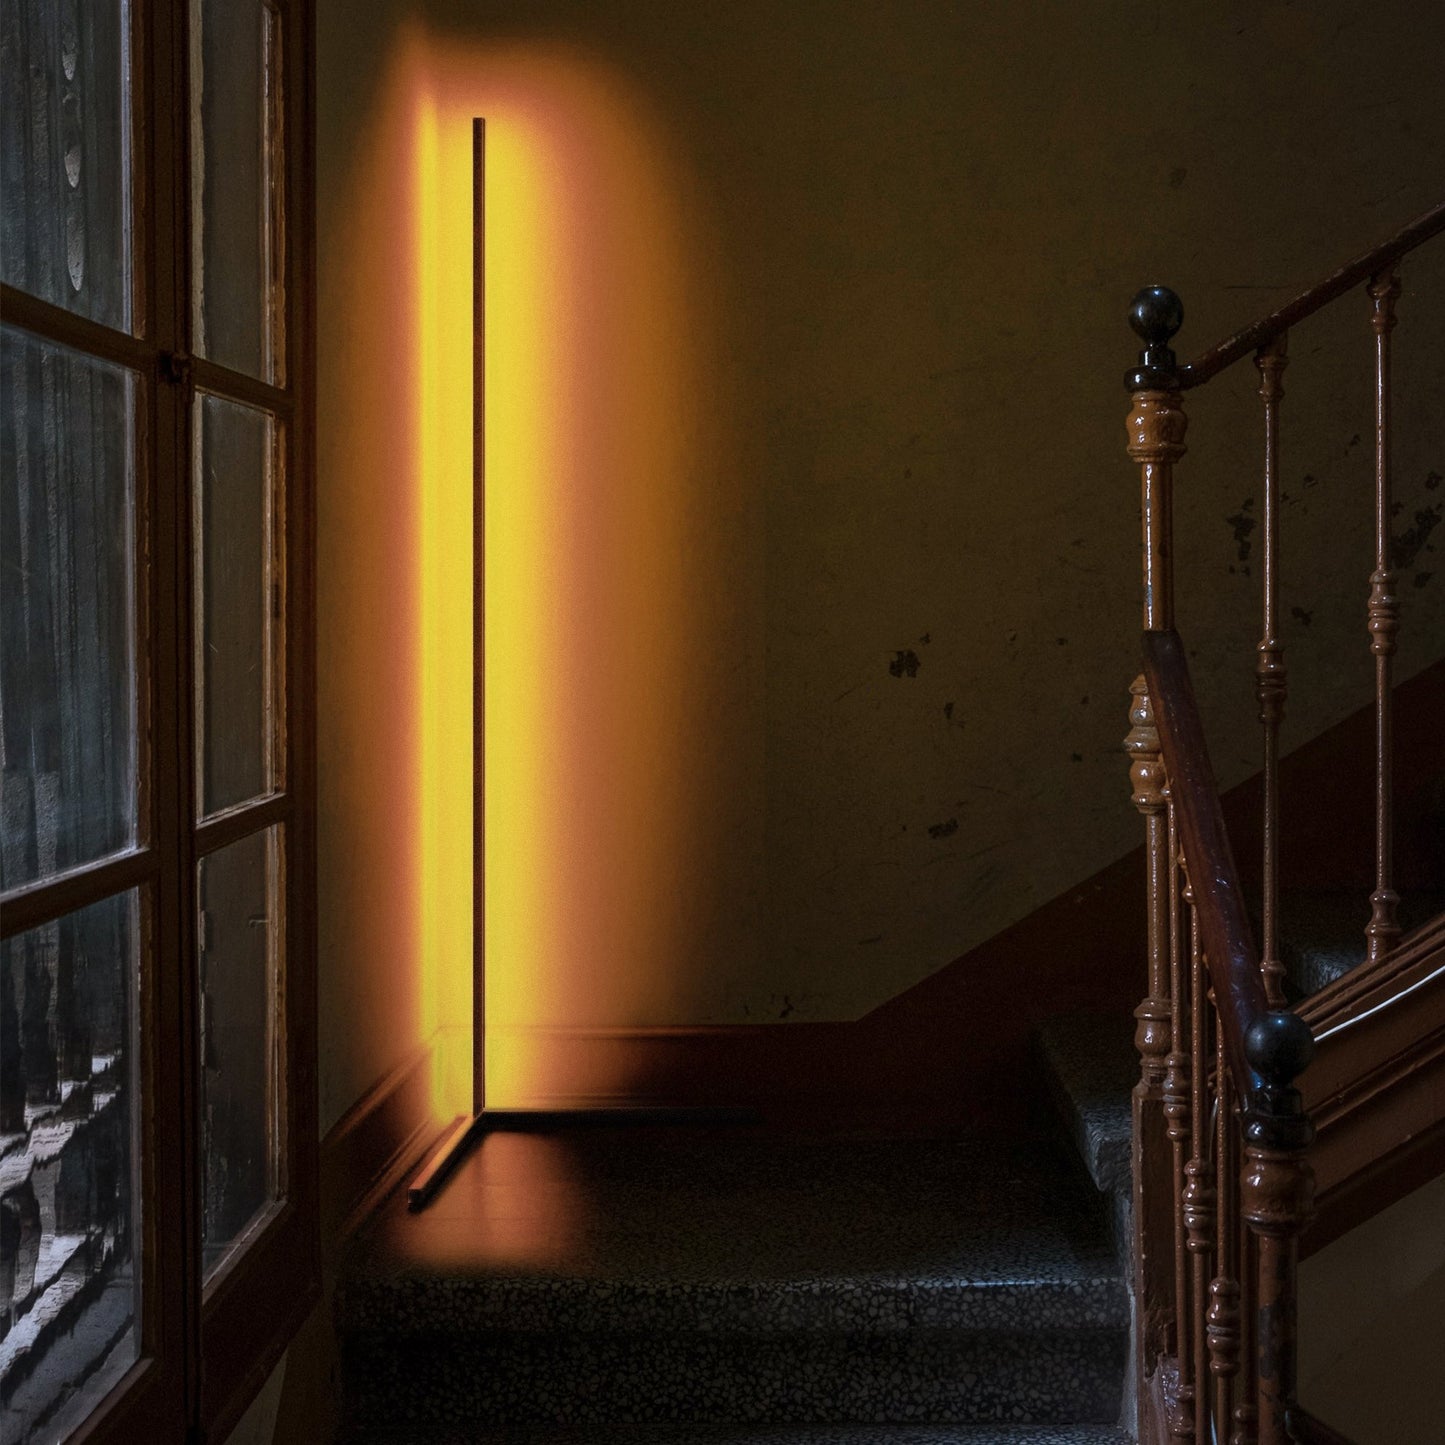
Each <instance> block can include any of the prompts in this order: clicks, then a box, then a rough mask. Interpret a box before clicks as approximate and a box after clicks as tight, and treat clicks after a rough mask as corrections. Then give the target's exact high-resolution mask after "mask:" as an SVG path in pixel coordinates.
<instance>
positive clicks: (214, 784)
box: [195, 395, 281, 813]
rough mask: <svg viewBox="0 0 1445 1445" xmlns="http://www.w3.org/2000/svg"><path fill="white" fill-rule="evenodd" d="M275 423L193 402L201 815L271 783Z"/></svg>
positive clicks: (259, 414) (234, 407)
mask: <svg viewBox="0 0 1445 1445" xmlns="http://www.w3.org/2000/svg"><path fill="white" fill-rule="evenodd" d="M274 456H275V424H274V422H273V420H272V418H271V417H270V416H269V415H267V413H265V412H263V411H257V410H256V409H255V408H253V407H249V406H241V405H240V404H239V403H237V402H233V401H225V400H223V399H222V398H221V397H218V396H206V395H201V396H198V397H197V398H196V471H195V474H196V487H197V498H196V517H197V523H198V536H197V539H196V553H197V556H196V565H197V579H196V582H197V585H196V595H197V599H198V616H197V619H196V636H197V641H198V649H197V682H198V686H199V688H200V707H199V716H198V734H199V736H198V738H197V744H198V747H199V751H200V769H199V771H200V785H201V811H202V812H203V813H214V812H216V811H217V810H219V809H221V808H229V807H231V806H232V805H234V804H236V803H242V802H245V801H246V800H247V799H248V798H255V797H259V796H262V795H264V794H266V793H269V792H270V791H271V790H272V789H273V787H274V786H275V784H276V781H277V779H276V776H275V774H276V768H275V766H274V759H273V754H274V752H275V747H274V743H273V739H274V737H275V717H276V697H275V690H276V682H275V680H276V675H277V674H276V657H275V639H276V638H277V637H278V636H279V634H280V629H281V621H280V618H279V617H276V616H273V615H272V614H273V612H277V611H279V607H280V603H281V597H280V588H279V581H280V579H279V577H278V575H277V569H276V567H275V564H274V558H275V555H276V545H275V544H276V538H275V536H274V531H273V525H272V523H273V518H274V515H275V507H274V505H273V501H272V498H273V495H274V492H275V489H274V487H273V485H272V477H273V473H274V463H273V458H274Z"/></svg>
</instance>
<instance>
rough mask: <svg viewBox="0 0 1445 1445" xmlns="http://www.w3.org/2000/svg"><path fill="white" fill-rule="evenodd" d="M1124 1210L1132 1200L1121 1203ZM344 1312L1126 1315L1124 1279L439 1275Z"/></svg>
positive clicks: (603, 1321) (628, 1331) (370, 1327)
mask: <svg viewBox="0 0 1445 1445" xmlns="http://www.w3.org/2000/svg"><path fill="white" fill-rule="evenodd" d="M1125 1207H1126V1211H1127V1201H1126V1202H1125ZM337 1312H338V1316H339V1317H340V1318H342V1319H344V1320H345V1321H346V1322H347V1328H348V1330H349V1331H350V1332H351V1333H354V1334H356V1335H359V1336H361V1335H366V1334H368V1333H376V1334H388V1335H395V1334H403V1335H404V1334H408V1333H410V1332H413V1331H417V1332H421V1333H432V1334H435V1333H437V1332H438V1331H439V1330H440V1329H441V1327H442V1325H443V1323H445V1326H446V1328H447V1329H448V1330H449V1331H451V1332H454V1333H457V1334H474V1335H481V1334H490V1333H510V1334H543V1333H558V1334H567V1335H587V1334H607V1335H647V1336H653V1337H657V1338H663V1337H666V1336H669V1335H714V1334H716V1335H720V1336H728V1335H744V1334H753V1335H774V1336H777V1335H787V1336H791V1335H794V1334H799V1333H802V1334H807V1333H816V1334H831V1335H847V1334H860V1335H861V1334H902V1333H913V1332H915V1331H918V1330H938V1331H945V1330H946V1331H956V1332H962V1331H980V1330H988V1331H994V1332H998V1333H1004V1334H1015V1335H1018V1334H1023V1333H1025V1332H1027V1331H1029V1330H1044V1331H1053V1332H1059V1331H1063V1330H1076V1329H1079V1330H1107V1329H1110V1328H1122V1327H1124V1325H1125V1324H1126V1322H1127V1319H1128V1306H1127V1302H1126V1297H1125V1291H1124V1288H1123V1285H1122V1284H1121V1283H1120V1281H1119V1280H1118V1279H1107V1278H1101V1279H1091V1280H1085V1281H1075V1282H1068V1283H1065V1282H1063V1281H1050V1280H1030V1281H1027V1282H1024V1283H1013V1284H1007V1283H997V1284H988V1285H984V1284H978V1283H965V1282H958V1281H948V1282H940V1281H927V1280H916V1279H910V1280H900V1281H899V1282H898V1283H897V1284H896V1285H895V1286H893V1287H889V1286H888V1285H887V1284H885V1283H882V1282H880V1281H877V1280H867V1281H864V1282H861V1283H859V1282H845V1283H839V1282H836V1281H828V1282H823V1283H808V1284H799V1283H780V1282H768V1283H751V1284H730V1285H713V1284H700V1283H698V1282H696V1281H689V1282H687V1283H684V1284H672V1285H662V1284H654V1285H646V1284H639V1283H635V1282H632V1281H618V1282H613V1281H607V1282H605V1283H603V1282H599V1281H595V1280H575V1281H573V1280H546V1281H539V1280H531V1279H515V1280H505V1279H485V1280H474V1279H466V1278H461V1279H450V1280H448V1279H436V1278H430V1277H425V1276H416V1277H411V1278H407V1277H404V1276H402V1277H391V1278H385V1279H360V1280H351V1281H348V1282H347V1284H346V1286H345V1287H344V1290H343V1292H342V1293H341V1294H340V1295H339V1296H338V1299H337Z"/></svg>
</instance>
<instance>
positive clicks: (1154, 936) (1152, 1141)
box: [1124, 677, 1176, 1408]
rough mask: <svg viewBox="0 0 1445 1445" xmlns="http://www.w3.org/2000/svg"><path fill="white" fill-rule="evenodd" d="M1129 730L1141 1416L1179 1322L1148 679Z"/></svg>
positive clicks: (1164, 908) (1166, 860)
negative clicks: (1136, 945) (1135, 920)
mask: <svg viewBox="0 0 1445 1445" xmlns="http://www.w3.org/2000/svg"><path fill="white" fill-rule="evenodd" d="M1129 693H1130V699H1131V706H1130V710H1129V721H1130V723H1131V724H1132V726H1131V727H1130V729H1129V735H1128V737H1126V738H1125V739H1124V751H1125V752H1126V753H1127V754H1128V757H1129V782H1130V785H1131V787H1132V789H1133V798H1132V801H1133V803H1134V806H1135V807H1136V808H1137V809H1138V810H1139V812H1140V813H1141V814H1142V815H1143V818H1144V861H1145V909H1146V947H1147V953H1148V985H1147V987H1148V992H1147V993H1146V994H1145V997H1144V999H1143V1001H1142V1002H1141V1003H1140V1004H1139V1006H1138V1008H1136V1009H1135V1010H1134V1018H1135V1019H1136V1021H1137V1023H1136V1028H1135V1032H1134V1043H1135V1046H1136V1047H1137V1048H1138V1050H1139V1082H1138V1083H1137V1084H1136V1085H1135V1086H1134V1095H1133V1101H1132V1113H1133V1124H1134V1133H1133V1138H1134V1144H1133V1165H1132V1174H1133V1179H1132V1189H1133V1215H1134V1219H1133V1253H1134V1302H1135V1308H1136V1310H1137V1313H1138V1326H1139V1339H1140V1348H1139V1349H1138V1352H1137V1354H1138V1358H1137V1360H1136V1361H1135V1364H1136V1378H1135V1387H1136V1390H1137V1398H1138V1400H1139V1401H1140V1405H1141V1408H1142V1405H1143V1401H1144V1397H1145V1390H1144V1381H1145V1378H1146V1376H1147V1374H1148V1373H1149V1371H1150V1370H1151V1369H1152V1367H1153V1365H1154V1363H1155V1361H1156V1360H1157V1359H1158V1357H1159V1356H1160V1355H1161V1354H1164V1353H1165V1352H1166V1350H1167V1348H1168V1345H1169V1340H1168V1330H1169V1327H1170V1325H1171V1323H1172V1321H1173V1318H1174V1311H1173V1301H1172V1299H1171V1284H1172V1272H1171V1271H1170V1269H1169V1268H1168V1265H1167V1262H1166V1261H1165V1260H1164V1259H1162V1258H1156V1256H1155V1254H1154V1252H1153V1251H1154V1247H1155V1244H1156V1242H1157V1243H1158V1244H1159V1246H1160V1247H1161V1248H1162V1242H1163V1241H1164V1240H1166V1239H1171V1238H1172V1237H1173V1228H1174V1226H1173V1211H1174V1200H1175V1198H1176V1194H1175V1190H1174V1189H1173V1187H1172V1186H1173V1180H1172V1179H1171V1177H1170V1171H1169V1166H1168V1158H1169V1145H1168V1142H1167V1139H1168V1133H1167V1127H1166V1120H1165V1115H1164V1081H1165V1076H1166V1069H1167V1063H1166V1060H1167V1057H1168V1055H1169V1052H1170V1032H1171V1019H1172V1015H1173V1010H1172V1008H1171V1007H1170V992H1169V980H1170V968H1169V937H1170V934H1169V871H1170V867H1171V858H1170V849H1169V838H1168V831H1167V824H1166V799H1165V788H1164V760H1163V758H1162V757H1160V755H1159V733H1158V731H1157V729H1156V728H1155V726H1154V715H1153V713H1152V711H1151V710H1150V706H1149V694H1148V693H1147V692H1146V691H1145V688H1144V679H1143V678H1142V677H1136V678H1135V679H1134V681H1133V683H1132V684H1131V685H1130V688H1129Z"/></svg>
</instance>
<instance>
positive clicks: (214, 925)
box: [0, 0, 319, 1445]
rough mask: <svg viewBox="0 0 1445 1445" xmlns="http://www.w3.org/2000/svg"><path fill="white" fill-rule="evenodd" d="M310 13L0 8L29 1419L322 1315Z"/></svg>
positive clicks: (163, 1404) (8, 836)
mask: <svg viewBox="0 0 1445 1445" xmlns="http://www.w3.org/2000/svg"><path fill="white" fill-rule="evenodd" d="M310 24H311V16H310V5H309V3H305V0H147V3H146V4H144V5H141V4H139V3H135V0H4V4H3V5H0V189H3V196H0V576H3V605H0V769H3V777H0V1434H3V1436H4V1439H5V1440H6V1442H7V1445H8V1442H10V1441H16V1442H19V1441H27V1442H29V1441H34V1442H41V1441H45V1442H49V1441H60V1440H65V1439H69V1438H72V1437H73V1438H76V1439H80V1438H85V1439H87V1440H96V1441H111V1440H115V1441H133V1440H142V1439H156V1440H162V1439H173V1438H179V1436H180V1435H181V1434H183V1433H184V1431H185V1428H186V1427H187V1426H190V1425H194V1426H199V1427H201V1428H202V1429H204V1430H206V1431H208V1432H220V1431H222V1430H225V1429H226V1428H228V1427H229V1425H230V1424H231V1423H232V1422H233V1421H234V1419H235V1418H236V1416H237V1415H238V1413H239V1411H240V1409H241V1408H243V1406H244V1404H245V1403H246V1399H247V1398H248V1395H249V1393H250V1391H251V1390H252V1389H254V1387H255V1385H256V1384H258V1383H259V1380H260V1378H262V1372H263V1371H264V1370H265V1369H267V1368H268V1367H269V1365H270V1363H271V1362H272V1361H273V1360H274V1359H275V1357H276V1356H277V1355H278V1354H279V1351H280V1349H281V1348H282V1347H283V1346H284V1344H285V1342H286V1340H287V1339H288V1338H289V1336H290V1334H291V1332H292V1331H293V1329H294V1327H295V1325H296V1324H298V1323H299V1321H300V1319H301V1318H303V1317H304V1314H305V1312H306V1311H307V1310H308V1309H309V1308H310V1306H311V1304H312V1303H313V1302H314V1298H315V1294H316V1290H317V1287H318V1283H319V1267H318V1251H317V1239H316V1231H317V1219H316V1188H315V1137H316V1124H315V1089H314V1079H315V1017H314V1004H313V997H314V980H315V962H314V934H313V926H314V925H313V920H314V885H313V882H312V877H313V874H312V846H313V845H312V831H313V822H314V807H313V802H312V784H311V777H312V732H313V703H312V696H313V689H312V684H311V680H310V679H311V671H310V669H311V645H312V643H311V634H310V627H311V623H310V608H309V596H310V568H311V555H312V551H311V540H310V513H309V478H310V455H311V436H310V412H309V407H310V385H309V381H310V374H311V341H310V336H309V334H308V331H307V326H308V317H309V307H308V306H307V305H306V304H305V298H306V296H307V294H308V287H309V285H310V276H309V252H308V246H309V236H310V231H311V224H310V215H309V211H308V207H309V204H310V200H309V180H308V176H307V166H308V164H309V143H308V140H307V125H308V121H307V105H308V98H307V87H308V85H309V47H310V43H311V35H310Z"/></svg>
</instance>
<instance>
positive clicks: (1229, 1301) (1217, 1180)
mask: <svg viewBox="0 0 1445 1445" xmlns="http://www.w3.org/2000/svg"><path fill="white" fill-rule="evenodd" d="M1214 1077H1215V1080H1216V1085H1217V1087H1216V1095H1215V1114H1214V1187H1215V1191H1216V1199H1217V1200H1218V1211H1219V1212H1218V1217H1217V1219H1216V1221H1215V1223H1216V1233H1215V1245H1214V1248H1215V1268H1216V1273H1215V1276H1214V1278H1213V1279H1212V1280H1211V1281H1210V1284H1209V1318H1208V1323H1207V1328H1206V1337H1207V1339H1208V1341H1209V1373H1210V1374H1211V1376H1213V1379H1214V1432H1215V1433H1214V1438H1215V1439H1216V1440H1218V1441H1220V1442H1223V1441H1225V1440H1227V1439H1229V1434H1228V1432H1229V1429H1230V1426H1231V1424H1232V1423H1233V1422H1234V1421H1235V1418H1236V1417H1235V1415H1234V1409H1233V1407H1234V1382H1235V1379H1236V1378H1237V1377H1238V1375H1239V1350H1240V1335H1239V1314H1240V1307H1239V1297H1240V1289H1239V1260H1238V1257H1237V1256H1238V1247H1239V1238H1238V1229H1239V1220H1238V1210H1237V1208H1236V1200H1235V1190H1236V1189H1237V1188H1238V1187H1239V1150H1238V1147H1237V1146H1236V1143H1235V1140H1236V1137H1237V1136H1236V1134H1235V1130H1236V1129H1237V1128H1238V1120H1237V1119H1236V1118H1235V1117H1234V1087H1233V1084H1232V1082H1231V1080H1230V1074H1229V1062H1228V1060H1227V1059H1226V1058H1225V1053H1224V1030H1223V1029H1221V1028H1218V1027H1216V1028H1215V1031H1214Z"/></svg>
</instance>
